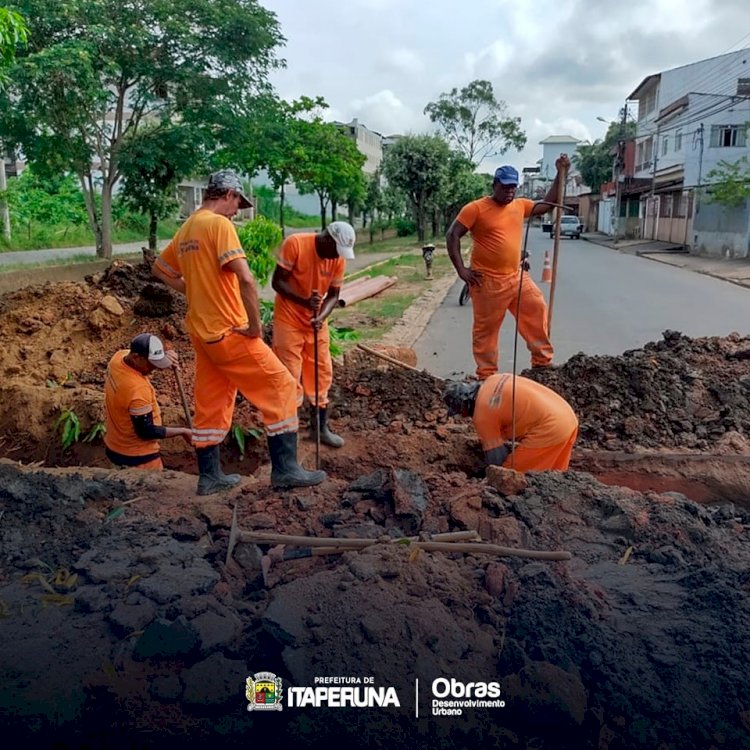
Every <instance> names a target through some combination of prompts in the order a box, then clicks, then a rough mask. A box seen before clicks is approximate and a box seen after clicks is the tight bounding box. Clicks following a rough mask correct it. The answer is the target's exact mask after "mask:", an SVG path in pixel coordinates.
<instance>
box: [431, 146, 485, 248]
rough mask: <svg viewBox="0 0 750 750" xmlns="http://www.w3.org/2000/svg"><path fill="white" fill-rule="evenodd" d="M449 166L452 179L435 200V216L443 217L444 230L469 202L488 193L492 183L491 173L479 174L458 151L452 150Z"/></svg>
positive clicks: (447, 181) (436, 232)
mask: <svg viewBox="0 0 750 750" xmlns="http://www.w3.org/2000/svg"><path fill="white" fill-rule="evenodd" d="M447 167H448V174H449V175H450V179H449V180H446V181H445V183H444V184H443V189H442V190H441V191H440V193H439V195H438V196H437V201H436V202H435V217H436V219H437V218H438V217H440V218H441V220H442V222H441V223H442V225H443V231H447V229H448V227H449V226H450V224H451V223H452V222H453V220H454V219H455V218H456V216H458V212H459V211H460V210H461V209H462V208H463V207H464V206H465V205H466V204H467V203H470V202H471V201H473V200H476V199H477V198H481V197H482V196H483V195H487V194H488V192H489V190H490V185H491V184H492V176H491V175H488V174H477V173H476V172H475V171H474V167H473V165H472V163H471V162H470V161H469V160H468V159H467V158H466V157H465V156H463V154H459V153H458V152H457V151H452V152H451V154H450V158H449V162H448V165H447ZM434 234H438V231H435V232H434Z"/></svg>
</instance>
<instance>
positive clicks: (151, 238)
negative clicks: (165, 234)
mask: <svg viewBox="0 0 750 750" xmlns="http://www.w3.org/2000/svg"><path fill="white" fill-rule="evenodd" d="M158 224H159V217H158V216H157V215H156V213H155V212H154V211H152V212H151V219H150V221H149V224H148V249H149V250H156V228H157V226H158Z"/></svg>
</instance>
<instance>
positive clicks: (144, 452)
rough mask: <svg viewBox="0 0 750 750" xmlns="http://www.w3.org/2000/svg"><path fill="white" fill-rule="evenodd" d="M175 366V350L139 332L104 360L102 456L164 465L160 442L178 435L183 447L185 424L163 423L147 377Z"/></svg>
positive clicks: (136, 465)
mask: <svg viewBox="0 0 750 750" xmlns="http://www.w3.org/2000/svg"><path fill="white" fill-rule="evenodd" d="M172 367H177V352H175V351H173V350H170V351H167V352H165V351H164V344H162V342H161V339H159V338H157V337H156V336H153V335H151V334H150V333H141V334H139V335H138V336H136V337H135V338H134V339H133V340H132V341H131V342H130V349H129V350H128V349H122V350H121V351H119V352H117V353H116V354H115V355H114V356H113V357H112V359H111V360H110V361H109V365H108V366H107V376H106V379H105V382H104V407H105V413H106V427H107V432H106V433H105V435H104V445H105V451H106V454H107V458H109V460H110V461H111V462H112V463H113V464H115V466H121V467H126V466H130V467H133V468H135V469H156V470H159V469H163V468H164V466H163V464H162V462H161V454H160V451H159V440H163V439H164V438H170V437H181V438H183V439H184V440H185V441H186V442H187V444H188V445H190V443H191V431H190V430H189V429H188V428H187V427H164V426H163V425H162V423H161V412H160V410H159V404H158V403H157V401H156V391H155V390H154V386H153V385H151V381H150V380H149V376H150V375H151V374H152V373H153V372H154V371H155V370H164V369H168V368H172Z"/></svg>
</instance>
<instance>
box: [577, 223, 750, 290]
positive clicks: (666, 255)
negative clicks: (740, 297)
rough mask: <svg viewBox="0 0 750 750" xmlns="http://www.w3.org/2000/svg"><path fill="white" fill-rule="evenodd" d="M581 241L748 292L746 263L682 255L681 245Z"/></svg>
mask: <svg viewBox="0 0 750 750" xmlns="http://www.w3.org/2000/svg"><path fill="white" fill-rule="evenodd" d="M581 239H583V240H586V241H587V242H593V243H594V244H596V245H601V246H603V247H608V248H610V249H611V250H617V251H618V252H621V253H629V254H631V255H639V256H640V257H642V258H647V259H648V260H655V261H656V262H657V263H664V264H666V265H669V266H676V267H677V268H684V269H686V270H688V271H693V272H695V273H702V274H705V275H706V276H713V277H714V278H716V279H722V280H723V281H728V282H729V283H731V284H737V285H739V286H744V287H748V288H750V259H746V258H740V259H735V258H733V259H729V258H727V259H722V258H707V257H703V256H700V255H691V254H690V253H688V252H685V250H684V248H683V246H682V245H677V244H673V243H670V242H660V241H658V240H619V241H617V242H616V241H614V240H613V239H612V237H610V236H609V235H606V234H603V233H601V232H589V233H587V234H584V235H582V236H581Z"/></svg>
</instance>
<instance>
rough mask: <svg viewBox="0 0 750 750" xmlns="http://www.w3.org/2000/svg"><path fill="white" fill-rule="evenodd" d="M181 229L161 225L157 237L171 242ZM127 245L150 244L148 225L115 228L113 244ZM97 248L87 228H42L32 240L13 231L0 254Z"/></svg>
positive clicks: (175, 224)
mask: <svg viewBox="0 0 750 750" xmlns="http://www.w3.org/2000/svg"><path fill="white" fill-rule="evenodd" d="M179 226H180V225H179V222H177V221H176V220H174V219H165V220H164V221H160V222H159V225H158V231H157V236H158V237H159V239H170V238H171V237H172V235H173V234H174V233H175V232H176V231H177V229H178V228H179ZM124 242H143V244H144V245H146V244H148V226H147V224H144V227H132V226H131V227H120V228H117V227H116V228H115V229H114V230H113V233H112V243H113V244H115V245H117V244H120V243H124ZM95 244H96V243H95V240H94V235H93V234H92V232H91V230H90V229H89V228H88V227H87V226H85V227H39V228H34V229H33V230H32V233H31V237H29V235H28V233H27V232H25V231H24V230H16V231H14V233H13V239H12V240H11V241H10V243H8V242H6V240H5V239H3V238H1V237H0V253H9V252H14V251H17V250H46V249H47V248H58V247H93V246H94V245H95Z"/></svg>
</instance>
